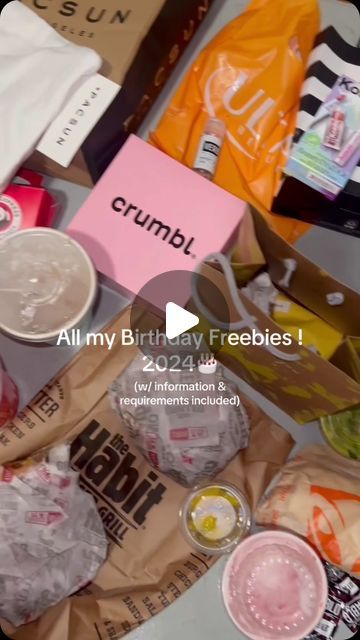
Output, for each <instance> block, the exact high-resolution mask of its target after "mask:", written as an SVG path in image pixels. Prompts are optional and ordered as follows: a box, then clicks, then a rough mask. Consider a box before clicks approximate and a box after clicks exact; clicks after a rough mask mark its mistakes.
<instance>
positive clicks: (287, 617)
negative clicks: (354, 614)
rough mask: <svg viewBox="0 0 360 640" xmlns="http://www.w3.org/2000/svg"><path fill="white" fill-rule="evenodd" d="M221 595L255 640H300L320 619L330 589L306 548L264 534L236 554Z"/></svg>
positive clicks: (283, 536) (278, 534) (281, 535)
mask: <svg viewBox="0 0 360 640" xmlns="http://www.w3.org/2000/svg"><path fill="white" fill-rule="evenodd" d="M222 590H223V597H224V602H225V606H226V609H227V611H228V613H229V615H230V617H231V619H232V621H233V622H234V624H235V625H236V626H237V627H238V629H240V631H242V632H243V633H244V634H246V635H247V636H248V637H249V638H251V639H252V640H302V638H304V637H305V636H307V635H308V634H309V633H311V631H312V630H313V629H314V628H315V626H316V625H317V623H318V622H319V621H320V620H321V618H322V615H323V613H324V610H325V606H326V600H327V595H328V584H327V578H326V574H325V570H324V568H323V566H322V563H321V561H320V558H319V557H318V556H317V554H316V553H315V551H313V549H312V548H311V547H310V546H309V545H308V544H307V543H306V542H304V541H303V540H302V539H301V538H298V537H297V536H294V535H292V534H290V533H286V532H283V531H264V532H262V533H258V534H255V535H253V536H251V537H250V538H247V539H246V540H244V541H243V542H242V543H241V544H240V545H239V546H238V547H237V548H236V549H235V551H234V552H233V553H232V555H231V556H230V558H229V561H228V563H227V565H226V568H225V572H224V577H223V583H222Z"/></svg>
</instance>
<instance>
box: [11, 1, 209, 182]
mask: <svg viewBox="0 0 360 640" xmlns="http://www.w3.org/2000/svg"><path fill="white" fill-rule="evenodd" d="M22 1H23V2H24V4H26V5H27V6H28V7H29V8H30V9H32V10H33V11H35V12H36V13H37V14H38V15H39V16H40V17H41V18H43V19H44V20H46V21H47V22H48V23H49V24H50V25H51V26H52V27H53V28H54V29H56V31H58V32H59V33H60V35H62V36H64V38H67V39H68V40H71V42H74V43H75V44H78V45H81V46H84V47H90V48H92V49H94V50H95V51H97V52H98V53H99V54H100V55H101V57H102V60H103V66H102V69H101V73H102V74H103V75H105V76H106V77H107V78H110V79H111V80H113V81H114V82H116V83H117V84H120V86H121V91H120V92H119V93H118V95H117V96H116V98H115V100H114V101H113V102H112V104H111V105H110V107H109V108H108V109H107V111H106V113H105V114H104V115H103V117H102V118H101V119H100V120H99V122H98V123H97V125H96V126H95V127H94V129H93V130H92V131H91V133H90V135H89V136H88V137H87V139H86V141H85V143H84V144H83V146H82V148H81V149H80V151H79V152H78V153H77V155H76V156H75V158H74V160H73V162H72V163H71V165H70V167H69V168H67V169H65V168H63V167H61V166H60V165H58V164H56V163H55V162H54V161H52V160H49V159H48V158H46V157H45V156H43V155H42V154H41V153H39V152H35V153H34V154H33V155H32V156H31V158H30V159H29V160H28V161H27V166H29V167H32V168H34V169H36V170H38V171H41V172H43V173H45V174H47V175H52V176H55V177H58V178H64V179H65V180H71V181H73V182H77V183H79V184H85V185H86V186H92V184H93V183H94V182H96V181H97V180H98V179H99V177H100V176H101V174H102V173H103V171H104V170H105V169H106V167H107V166H108V165H109V163H110V162H111V160H112V159H113V158H114V157H115V155H116V153H117V152H118V150H119V149H120V147H121V146H122V144H123V143H124V142H125V140H126V138H127V136H128V135H129V134H130V133H131V132H136V131H137V129H138V128H139V126H140V125H141V123H142V121H143V120H144V118H145V116H146V114H147V113H148V111H149V109H150V107H151V106H152V104H153V102H154V101H155V99H156V98H157V96H158V94H159V93H160V91H161V89H162V88H163V87H164V85H165V83H166V81H167V79H168V77H169V76H170V75H171V73H172V72H173V70H174V68H175V65H176V63H177V62H178V60H179V58H180V56H181V54H182V53H183V51H184V50H185V48H186V47H187V45H188V44H189V42H190V40H191V39H192V37H193V35H194V34H195V33H196V31H197V29H198V27H199V26H200V24H201V23H202V21H203V19H204V17H205V16H206V14H207V12H208V10H209V8H210V5H211V3H212V0H181V2H179V0H147V1H146V2H144V0H122V1H121V2H119V0H98V2H95V1H94V0H77V1H75V2H73V1H70V2H69V1H63V0H22ZM70 135H71V134H70Z"/></svg>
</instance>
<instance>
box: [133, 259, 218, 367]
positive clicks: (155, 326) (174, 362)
mask: <svg viewBox="0 0 360 640" xmlns="http://www.w3.org/2000/svg"><path fill="white" fill-rule="evenodd" d="M211 273H212V270H211ZM218 275H219V274H218ZM215 280H216V279H215ZM220 283H221V284H220V286H219V284H218V283H217V282H216V281H215V282H214V281H213V279H212V277H208V276H205V275H203V274H198V273H194V272H193V271H184V270H181V271H180V270H176V271H175V270H174V271H166V272H164V273H161V274H160V275H158V276H156V277H155V278H152V279H151V280H149V281H148V282H147V283H146V284H145V286H144V287H142V289H141V290H140V291H139V292H138V294H137V296H136V297H135V299H134V302H133V304H132V308H131V318H130V327H131V331H132V336H133V339H134V342H135V344H136V345H137V346H138V348H139V350H140V351H141V352H142V353H143V356H144V362H145V360H146V359H149V360H152V363H153V364H152V366H149V367H148V369H147V370H148V371H156V370H159V371H160V370H162V371H165V370H169V371H170V372H179V371H185V370H186V371H194V370H195V369H196V368H197V367H198V364H199V361H200V360H202V359H203V357H204V356H205V357H207V356H209V357H216V354H217V352H218V350H219V349H220V348H221V347H222V346H223V345H222V344H221V340H220V339H218V340H217V339H215V340H212V342H211V343H210V331H211V329H216V328H217V327H216V325H214V324H213V322H212V321H211V322H210V320H209V319H208V318H207V314H206V310H207V309H209V311H210V318H213V317H214V316H215V317H216V318H219V320H220V322H221V328H220V329H219V334H220V332H221V333H223V332H226V331H227V330H228V325H229V315H230V314H229V308H228V304H227V301H226V298H225V296H224V294H223V291H222V289H224V285H223V283H222V281H221V280H220ZM194 292H196V295H194ZM204 312H205V313H204ZM144 366H146V363H145V365H144Z"/></svg>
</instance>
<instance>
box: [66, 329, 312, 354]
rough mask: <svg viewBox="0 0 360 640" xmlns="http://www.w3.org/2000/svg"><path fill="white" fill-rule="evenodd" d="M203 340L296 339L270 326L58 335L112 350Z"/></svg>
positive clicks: (257, 342)
mask: <svg viewBox="0 0 360 640" xmlns="http://www.w3.org/2000/svg"><path fill="white" fill-rule="evenodd" d="M204 341H205V342H206V343H207V344H208V346H209V347H213V346H214V345H217V346H219V345H221V346H223V345H225V344H226V343H227V344H229V345H230V346H236V345H241V346H244V347H246V346H250V345H253V346H258V347H264V346H269V345H272V346H280V345H285V346H291V345H292V344H293V343H294V342H296V341H295V340H294V338H293V336H292V335H291V334H290V333H276V332H271V331H270V330H269V329H265V331H264V332H261V331H257V330H255V329H251V330H249V331H248V332H247V331H242V332H241V333H238V332H226V331H221V330H220V329H210V330H209V332H208V333H207V334H206V336H205V335H203V334H202V333H196V332H194V333H192V332H189V333H182V334H180V335H179V336H177V337H176V338H173V339H169V338H167V337H166V334H165V333H164V332H162V331H160V330H159V329H156V330H153V331H147V332H140V331H139V330H138V329H135V330H132V329H122V330H121V331H120V332H119V333H117V332H115V331H113V332H106V331H105V332H97V333H89V332H88V333H83V332H82V331H81V329H70V330H67V329H64V330H62V331H60V334H59V336H58V338H57V342H56V344H57V346H67V347H80V346H83V345H87V346H94V347H104V348H107V349H108V350H109V351H110V350H111V349H112V348H113V347H114V346H115V345H116V344H119V343H120V344H122V345H123V346H132V345H136V346H138V347H141V346H144V345H150V346H163V345H166V344H169V345H172V346H177V345H179V346H182V347H188V346H190V347H191V346H193V347H195V348H196V349H200V347H201V345H202V344H203V343H204ZM297 342H298V344H299V345H301V344H302V330H301V329H299V336H298V340H297Z"/></svg>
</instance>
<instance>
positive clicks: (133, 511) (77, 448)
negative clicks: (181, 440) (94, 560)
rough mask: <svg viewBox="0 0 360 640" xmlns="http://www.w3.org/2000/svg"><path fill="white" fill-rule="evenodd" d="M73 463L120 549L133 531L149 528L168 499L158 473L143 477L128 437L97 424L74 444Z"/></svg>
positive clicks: (109, 534) (107, 531)
mask: <svg viewBox="0 0 360 640" xmlns="http://www.w3.org/2000/svg"><path fill="white" fill-rule="evenodd" d="M71 460H72V466H73V468H74V469H76V470H77V471H80V472H81V477H80V486H81V487H82V489H84V490H85V491H87V492H88V493H90V494H91V495H92V496H93V497H94V499H95V501H96V503H97V508H98V511H99V514H100V516H101V519H102V521H103V524H104V527H105V529H106V533H107V535H108V537H109V539H110V540H112V541H113V542H114V543H115V544H117V545H118V546H120V547H121V546H122V543H123V541H124V539H125V536H126V534H127V533H128V532H129V531H130V530H133V531H136V530H138V529H139V528H141V527H144V526H146V524H145V523H146V520H147V518H148V515H149V513H150V512H151V511H152V509H153V508H154V507H155V506H156V505H158V504H160V503H161V502H162V500H163V499H164V496H165V493H166V487H165V486H164V485H163V484H162V483H161V482H160V481H159V476H158V475H157V474H156V473H155V471H150V472H149V473H148V474H147V475H146V476H144V477H141V476H140V473H139V471H138V469H137V468H136V461H137V456H135V455H133V454H132V453H131V452H130V450H129V445H128V444H127V443H126V442H125V440H124V437H123V436H122V435H121V434H120V433H116V434H112V433H111V432H110V431H109V430H108V429H106V428H105V427H103V426H102V425H101V424H100V423H99V422H97V421H96V420H92V421H91V422H90V424H89V425H88V426H87V427H86V429H84V431H82V433H80V435H79V436H78V437H77V438H76V440H74V442H73V443H72V446H71Z"/></svg>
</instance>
